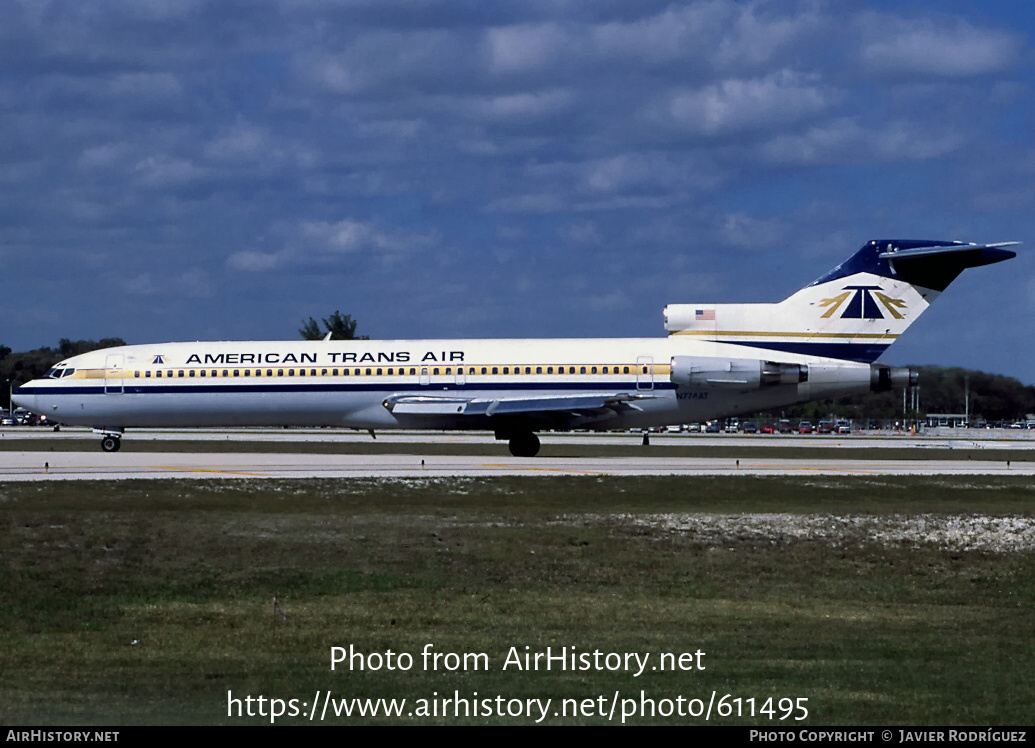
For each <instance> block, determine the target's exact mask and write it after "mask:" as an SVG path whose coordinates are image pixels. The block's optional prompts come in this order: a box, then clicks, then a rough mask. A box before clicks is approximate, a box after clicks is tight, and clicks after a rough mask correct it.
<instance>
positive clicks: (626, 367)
mask: <svg viewBox="0 0 1035 748" xmlns="http://www.w3.org/2000/svg"><path fill="white" fill-rule="evenodd" d="M622 373H623V374H628V373H629V367H628V366H623V367H622Z"/></svg>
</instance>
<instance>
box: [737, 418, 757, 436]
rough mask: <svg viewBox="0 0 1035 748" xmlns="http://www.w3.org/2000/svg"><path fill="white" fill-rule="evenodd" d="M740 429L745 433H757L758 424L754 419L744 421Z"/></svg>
mask: <svg viewBox="0 0 1035 748" xmlns="http://www.w3.org/2000/svg"><path fill="white" fill-rule="evenodd" d="M740 430H741V431H743V432H744V433H745V434H757V433H758V425H757V424H756V423H755V422H754V421H744V425H743V427H742V428H741V429H740Z"/></svg>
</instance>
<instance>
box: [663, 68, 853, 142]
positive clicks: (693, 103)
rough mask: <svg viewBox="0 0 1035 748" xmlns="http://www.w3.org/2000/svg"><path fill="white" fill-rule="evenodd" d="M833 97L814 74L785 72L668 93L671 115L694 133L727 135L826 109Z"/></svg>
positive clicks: (765, 128)
mask: <svg viewBox="0 0 1035 748" xmlns="http://www.w3.org/2000/svg"><path fill="white" fill-rule="evenodd" d="M833 99H834V94H833V93H832V92H831V91H828V90H824V89H823V88H821V87H820V86H819V85H818V84H817V83H816V81H815V80H814V78H813V77H812V76H805V75H802V74H799V73H795V72H792V71H790V70H781V71H779V72H776V73H771V74H770V75H767V76H765V77H764V78H754V79H732V80H725V81H722V82H721V83H716V84H713V85H710V86H705V87H704V88H700V89H696V90H683V91H677V92H675V93H673V94H672V95H671V96H670V97H669V101H668V113H669V114H670V116H671V118H672V120H673V121H674V122H675V123H676V124H678V125H680V126H682V127H683V128H685V129H686V130H688V131H690V132H691V133H695V134H700V135H724V134H729V133H737V132H743V131H749V130H768V129H773V128H774V126H778V125H783V124H786V123H789V122H796V121H798V120H801V119H804V118H806V117H810V116H813V115H815V114H817V113H819V112H821V111H823V110H824V109H826V108H827V107H828V106H830V104H831V103H832V101H833Z"/></svg>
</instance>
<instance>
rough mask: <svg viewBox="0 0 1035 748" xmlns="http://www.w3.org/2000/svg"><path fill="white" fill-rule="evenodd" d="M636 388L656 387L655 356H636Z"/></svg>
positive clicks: (648, 388)
mask: <svg viewBox="0 0 1035 748" xmlns="http://www.w3.org/2000/svg"><path fill="white" fill-rule="evenodd" d="M636 389H638V390H652V389H654V357H653V356H637V357H636Z"/></svg>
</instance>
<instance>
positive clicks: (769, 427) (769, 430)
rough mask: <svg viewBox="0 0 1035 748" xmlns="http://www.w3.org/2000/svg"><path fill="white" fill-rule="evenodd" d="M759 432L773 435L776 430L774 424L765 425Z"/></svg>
mask: <svg viewBox="0 0 1035 748" xmlns="http://www.w3.org/2000/svg"><path fill="white" fill-rule="evenodd" d="M759 431H760V432H762V433H763V434H772V433H775V431H776V429H775V428H773V424H771V423H763V424H762V428H761V429H759Z"/></svg>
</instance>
